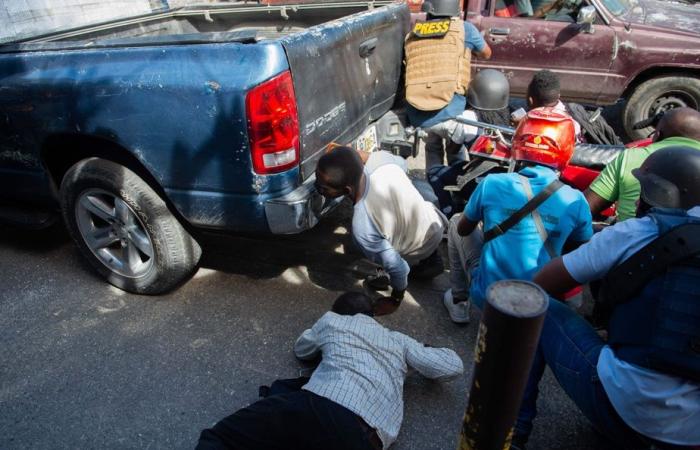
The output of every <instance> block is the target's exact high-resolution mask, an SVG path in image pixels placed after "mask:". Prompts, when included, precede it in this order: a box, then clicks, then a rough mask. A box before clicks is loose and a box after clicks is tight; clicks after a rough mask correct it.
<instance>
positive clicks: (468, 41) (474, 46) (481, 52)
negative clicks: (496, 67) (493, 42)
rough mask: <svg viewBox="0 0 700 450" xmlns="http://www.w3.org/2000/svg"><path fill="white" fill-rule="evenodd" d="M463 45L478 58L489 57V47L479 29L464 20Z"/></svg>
mask: <svg viewBox="0 0 700 450" xmlns="http://www.w3.org/2000/svg"><path fill="white" fill-rule="evenodd" d="M464 45H465V46H466V47H467V48H468V49H469V50H471V51H472V53H474V54H475V55H476V56H477V57H479V58H482V59H490V58H491V47H489V44H487V43H486V41H485V40H484V37H483V36H482V35H481V33H479V30H477V29H476V27H475V26H474V25H473V24H472V23H470V22H464Z"/></svg>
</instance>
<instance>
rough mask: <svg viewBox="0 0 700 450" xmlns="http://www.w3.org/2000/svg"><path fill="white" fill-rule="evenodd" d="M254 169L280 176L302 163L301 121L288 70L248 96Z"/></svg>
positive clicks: (249, 129)
mask: <svg viewBox="0 0 700 450" xmlns="http://www.w3.org/2000/svg"><path fill="white" fill-rule="evenodd" d="M245 103H246V104H245V106H246V114H247V117H248V137H249V139H250V152H251V156H252V157H253V169H254V170H255V172H257V173H259V174H270V173H277V172H282V171H284V170H287V169H289V168H291V167H294V166H295V165H297V164H298V163H299V118H298V116H297V102H296V98H295V97H294V85H293V84H292V75H291V74H290V73H289V71H286V72H284V73H282V74H281V75H278V76H276V77H275V78H273V79H271V80H269V81H266V82H264V83H262V84H261V85H259V86H256V87H255V88H253V89H252V90H251V91H250V92H248V96H247V97H246V102H245Z"/></svg>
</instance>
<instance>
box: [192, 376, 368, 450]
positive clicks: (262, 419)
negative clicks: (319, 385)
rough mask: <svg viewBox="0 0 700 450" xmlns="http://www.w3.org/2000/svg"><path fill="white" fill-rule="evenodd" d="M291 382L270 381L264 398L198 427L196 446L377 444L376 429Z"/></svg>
mask: <svg viewBox="0 0 700 450" xmlns="http://www.w3.org/2000/svg"><path fill="white" fill-rule="evenodd" d="M290 381H291V382H290ZM295 384H296V383H294V381H293V380H280V381H278V382H275V383H273V385H272V387H271V388H270V395H269V396H268V397H266V398H264V399H262V400H259V401H257V402H255V403H253V404H252V405H250V406H248V407H246V408H243V409H240V410H238V411H236V412H235V413H233V414H231V415H230V416H228V417H226V418H225V419H223V420H221V421H220V422H219V423H217V424H216V425H214V426H213V427H212V428H209V429H206V430H204V431H202V434H201V436H200V437H199V443H198V444H197V450H213V449H217V450H219V449H235V450H239V449H240V450H268V449H269V450H276V449H280V450H282V449H285V450H286V449H299V450H302V449H303V450H307V449H308V450H314V449H318V450H328V449H348V450H351V449H352V450H356V449H357V450H360V449H362V450H364V449H376V448H378V447H377V442H378V438H377V436H376V433H375V432H374V430H372V429H370V428H369V427H368V426H367V425H366V424H365V423H364V422H363V421H362V419H361V418H360V417H359V416H358V415H357V414H355V413H353V412H352V411H350V410H349V409H347V408H345V407H343V406H340V405H339V404H337V403H335V402H333V401H331V400H328V399H326V398H324V397H321V396H319V395H316V394H314V393H312V392H308V391H302V390H296V387H297V386H295ZM290 389H291V390H290ZM284 391H287V392H284ZM280 392H282V393H280ZM379 448H381V447H379Z"/></svg>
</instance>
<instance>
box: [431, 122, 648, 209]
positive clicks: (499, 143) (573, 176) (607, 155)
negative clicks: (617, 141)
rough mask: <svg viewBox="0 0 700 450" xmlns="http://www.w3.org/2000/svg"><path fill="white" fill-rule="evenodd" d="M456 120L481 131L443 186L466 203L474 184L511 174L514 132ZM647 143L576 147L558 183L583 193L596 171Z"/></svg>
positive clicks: (578, 145)
mask: <svg viewBox="0 0 700 450" xmlns="http://www.w3.org/2000/svg"><path fill="white" fill-rule="evenodd" d="M456 120H457V121H458V122H461V123H463V124H465V125H471V126H474V127H477V128H479V129H480V130H481V133H482V134H480V135H479V136H478V137H477V138H476V139H475V140H474V142H473V143H472V144H471V145H470V146H469V148H468V154H469V161H468V162H466V163H465V164H464V165H463V166H462V167H461V169H460V172H461V174H459V175H457V176H456V180H455V181H456V182H455V183H454V184H450V185H446V186H445V187H444V189H445V190H446V191H448V192H450V193H451V194H452V195H453V196H455V197H457V198H458V199H468V198H469V196H470V195H471V193H472V191H473V190H474V189H475V188H476V184H477V182H478V181H479V180H480V179H481V178H483V177H484V176H486V175H488V174H489V173H498V172H513V171H514V170H515V159H514V158H513V154H512V152H511V141H510V139H509V138H512V136H513V135H514V134H515V129H514V128H510V127H504V126H499V125H492V124H488V123H484V122H479V121H475V120H471V119H466V118H463V117H459V116H458V117H457V118H456ZM649 143H651V139H650V138H648V139H644V140H641V141H635V142H631V143H629V144H627V145H625V146H623V145H597V144H586V143H579V144H576V147H575V149H574V154H573V156H572V158H571V160H570V162H569V165H568V166H567V167H566V168H565V169H564V170H563V171H562V172H561V174H560V180H561V181H562V182H563V183H565V184H568V185H569V186H571V187H573V188H574V189H577V190H579V191H584V190H586V189H587V188H588V186H590V184H591V183H592V182H593V180H595V179H596V177H597V176H598V174H600V171H601V170H603V168H604V167H605V166H606V165H607V164H609V163H610V162H612V161H613V160H614V159H615V158H616V157H617V156H618V154H619V153H620V152H622V151H624V150H625V149H627V148H637V147H644V146H646V145H649ZM614 215H615V208H614V206H612V207H610V208H608V209H607V210H605V211H603V212H602V213H601V216H600V217H596V218H594V220H603V221H605V220H609V219H610V218H612V217H614Z"/></svg>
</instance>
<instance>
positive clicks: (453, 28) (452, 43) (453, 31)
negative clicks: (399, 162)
mask: <svg viewBox="0 0 700 450" xmlns="http://www.w3.org/2000/svg"><path fill="white" fill-rule="evenodd" d="M459 3H460V2H459V0H426V1H425V2H423V5H422V9H423V11H424V12H425V13H426V19H427V20H425V21H418V22H417V23H416V25H415V26H414V28H413V30H412V31H411V32H410V33H409V34H408V36H406V41H405V44H404V49H405V55H406V56H405V59H406V61H405V62H406V101H407V103H408V105H407V111H406V112H407V115H408V120H409V122H410V123H411V125H413V126H414V127H421V128H422V129H423V130H424V131H426V132H427V134H428V135H427V137H426V139H425V152H426V154H425V169H426V170H430V168H431V167H433V166H437V165H443V164H444V159H445V146H444V143H443V140H446V141H447V150H448V151H447V163H448V164H451V163H452V162H453V161H454V159H455V158H456V157H457V155H458V153H459V150H460V147H461V145H462V143H463V142H464V141H465V139H467V138H468V137H469V136H468V135H469V132H468V131H467V130H466V129H465V127H464V125H462V124H460V123H459V122H457V121H455V120H454V118H455V117H456V116H458V115H460V114H462V113H463V112H464V110H465V109H466V106H467V98H466V95H467V89H468V87H469V80H470V76H471V73H470V70H471V57H472V53H474V54H475V55H476V56H478V57H479V58H483V59H489V58H490V57H491V48H490V47H489V46H488V44H487V43H486V41H484V38H483V37H482V36H481V34H480V33H479V31H478V30H477V29H476V27H475V26H474V25H472V24H471V23H469V22H465V21H463V20H462V19H460V17H459V15H460V8H459Z"/></svg>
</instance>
